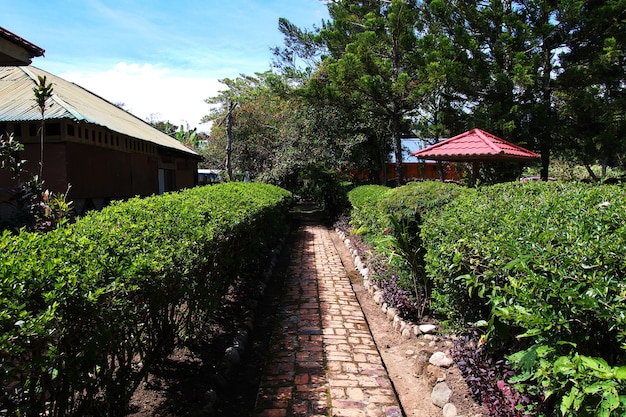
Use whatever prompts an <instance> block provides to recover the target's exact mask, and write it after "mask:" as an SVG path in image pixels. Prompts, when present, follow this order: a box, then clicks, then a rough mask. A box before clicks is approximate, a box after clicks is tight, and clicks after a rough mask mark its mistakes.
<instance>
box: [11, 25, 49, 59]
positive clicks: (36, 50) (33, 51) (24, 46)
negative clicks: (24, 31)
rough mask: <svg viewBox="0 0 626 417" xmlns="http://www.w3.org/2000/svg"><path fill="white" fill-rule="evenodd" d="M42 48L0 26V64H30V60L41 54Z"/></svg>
mask: <svg viewBox="0 0 626 417" xmlns="http://www.w3.org/2000/svg"><path fill="white" fill-rule="evenodd" d="M44 52H45V51H44V50H43V49H41V48H40V47H38V46H37V45H34V44H32V43H30V42H28V41H27V40H26V39H22V38H20V37H19V36H17V35H16V34H14V33H12V32H9V31H8V30H6V29H5V28H3V27H0V66H7V65H9V66H10V65H30V63H31V60H32V59H33V58H35V57H38V56H43V54H44Z"/></svg>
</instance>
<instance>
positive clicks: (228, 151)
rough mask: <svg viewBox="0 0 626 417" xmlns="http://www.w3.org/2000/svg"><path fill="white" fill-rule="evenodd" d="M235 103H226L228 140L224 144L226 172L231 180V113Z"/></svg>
mask: <svg viewBox="0 0 626 417" xmlns="http://www.w3.org/2000/svg"><path fill="white" fill-rule="evenodd" d="M236 105H237V103H229V104H228V114H227V115H226V136H227V137H228V142H227V144H226V173H227V174H228V180H229V181H232V180H233V167H232V163H231V154H232V152H233V123H232V114H233V110H234V109H235V106H236Z"/></svg>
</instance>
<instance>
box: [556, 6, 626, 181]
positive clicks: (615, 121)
mask: <svg viewBox="0 0 626 417" xmlns="http://www.w3.org/2000/svg"><path fill="white" fill-rule="evenodd" d="M576 6H579V5H578V3H575V4H573V5H572V7H570V8H568V9H567V13H566V14H564V15H563V17H562V20H563V25H564V26H565V27H566V28H567V48H566V49H564V52H563V54H562V56H561V61H562V63H563V73H562V74H561V75H560V77H559V104H560V111H561V112H562V114H563V117H564V122H565V123H564V125H565V127H566V132H567V140H566V141H564V147H565V148H566V149H565V151H567V152H568V153H569V154H570V155H574V156H575V157H576V158H577V159H578V161H579V162H581V163H583V164H584V165H585V166H586V167H587V170H588V172H589V174H590V176H591V177H592V178H596V174H595V173H594V172H593V171H592V170H591V168H590V166H591V165H592V164H594V163H597V162H599V163H600V164H601V166H602V167H603V168H604V169H606V167H607V165H621V166H622V167H623V166H625V163H626V158H625V156H626V140H625V139H624V137H626V111H625V110H624V109H626V1H624V0H607V1H600V0H595V1H589V2H584V3H583V4H582V5H580V6H581V7H576ZM601 175H604V170H603V173H602V174H601ZM596 179H597V178H596Z"/></svg>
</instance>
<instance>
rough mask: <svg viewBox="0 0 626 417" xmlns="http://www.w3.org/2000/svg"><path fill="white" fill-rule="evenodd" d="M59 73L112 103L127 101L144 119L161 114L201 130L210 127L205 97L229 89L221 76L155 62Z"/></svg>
mask: <svg viewBox="0 0 626 417" xmlns="http://www.w3.org/2000/svg"><path fill="white" fill-rule="evenodd" d="M58 75H59V76H60V77H61V78H64V79H66V80H68V81H71V82H74V83H76V84H78V85H80V86H81V87H83V88H85V89H87V90H89V91H91V92H93V93H95V94H97V95H99V96H101V97H103V98H105V99H107V100H108V101H110V102H112V103H116V104H117V103H124V108H125V109H127V110H128V111H130V112H131V113H133V114H134V115H135V116H137V117H139V118H141V119H144V120H147V119H148V118H150V116H151V115H157V116H158V119H160V120H169V121H170V122H171V123H173V124H176V125H180V124H183V125H189V126H190V127H191V128H194V127H198V130H200V131H208V130H209V125H208V124H200V119H202V117H203V116H204V115H206V114H208V113H209V109H210V107H209V105H208V104H206V103H205V102H204V100H205V99H206V98H209V97H212V96H215V95H217V93H218V92H219V91H220V90H224V89H225V88H226V86H225V85H223V84H221V83H220V82H219V81H218V79H217V78H208V77H202V76H199V75H198V74H196V73H193V72H191V71H176V70H172V69H168V68H162V67H156V66H153V65H151V64H128V63H125V62H120V63H118V64H116V65H115V66H114V67H112V68H110V69H106V70H103V71H69V72H64V73H61V74H58Z"/></svg>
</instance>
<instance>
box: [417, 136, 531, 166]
mask: <svg viewBox="0 0 626 417" xmlns="http://www.w3.org/2000/svg"><path fill="white" fill-rule="evenodd" d="M413 155H415V156H416V157H418V158H425V159H435V160H439V161H485V160H507V161H520V160H529V159H536V158H539V157H540V155H539V154H536V153H534V152H531V151H529V150H527V149H524V148H522V147H521V146H518V145H515V144H513V143H511V142H507V141H506V140H504V139H500V138H499V137H497V136H495V135H492V134H491V133H488V132H485V131H483V130H480V129H472V130H469V131H467V132H465V133H461V134H460V135H458V136H455V137H453V138H450V139H448V140H445V141H443V142H439V143H436V144H434V145H432V146H429V147H428V148H426V149H423V150H421V151H417V152H414V153H413Z"/></svg>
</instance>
